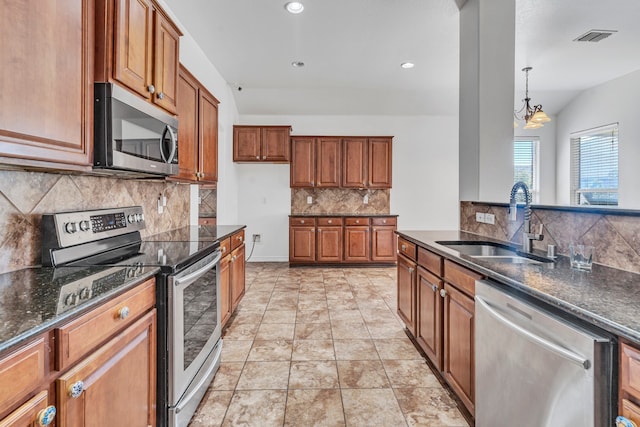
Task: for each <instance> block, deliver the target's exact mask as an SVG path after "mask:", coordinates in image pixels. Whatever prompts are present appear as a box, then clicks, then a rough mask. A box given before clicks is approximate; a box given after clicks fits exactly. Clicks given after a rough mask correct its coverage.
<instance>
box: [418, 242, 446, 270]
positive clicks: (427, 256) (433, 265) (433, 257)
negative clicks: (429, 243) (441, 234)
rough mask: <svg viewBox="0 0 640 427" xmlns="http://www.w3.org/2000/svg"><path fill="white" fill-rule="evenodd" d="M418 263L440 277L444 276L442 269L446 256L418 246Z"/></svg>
mask: <svg viewBox="0 0 640 427" xmlns="http://www.w3.org/2000/svg"><path fill="white" fill-rule="evenodd" d="M418 264H419V265H420V266H421V267H423V268H426V269H427V270H429V271H431V272H432V273H433V274H435V275H436V276H438V277H442V269H443V266H444V258H443V257H442V256H440V255H437V254H435V253H433V252H431V251H428V250H426V249H425V248H423V247H421V246H419V247H418Z"/></svg>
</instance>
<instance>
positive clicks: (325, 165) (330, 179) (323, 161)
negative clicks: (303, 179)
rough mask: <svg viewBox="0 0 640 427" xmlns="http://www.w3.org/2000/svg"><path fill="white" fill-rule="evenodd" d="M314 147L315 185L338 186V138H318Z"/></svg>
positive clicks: (339, 146) (340, 155) (339, 165)
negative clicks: (315, 152)
mask: <svg viewBox="0 0 640 427" xmlns="http://www.w3.org/2000/svg"><path fill="white" fill-rule="evenodd" d="M316 147H317V149H316V151H317V155H316V167H315V171H316V183H315V184H316V187H340V175H341V174H340V169H341V166H342V164H341V162H340V159H341V157H342V150H341V147H342V145H341V143H340V138H318V140H317V142H316Z"/></svg>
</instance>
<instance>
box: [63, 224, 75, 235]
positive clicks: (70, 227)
mask: <svg viewBox="0 0 640 427" xmlns="http://www.w3.org/2000/svg"><path fill="white" fill-rule="evenodd" d="M64 231H66V232H67V233H69V234H73V233H75V232H76V231H78V224H77V223H75V222H68V223H66V224H65V225H64Z"/></svg>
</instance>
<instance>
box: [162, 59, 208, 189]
mask: <svg viewBox="0 0 640 427" xmlns="http://www.w3.org/2000/svg"><path fill="white" fill-rule="evenodd" d="M178 114H179V116H180V120H179V121H178V135H179V136H178V162H179V167H180V169H179V172H178V175H177V176H174V177H172V178H171V179H176V180H179V181H185V180H186V181H192V182H199V183H203V184H206V183H215V182H217V181H218V100H217V99H216V98H215V97H214V96H213V95H211V93H209V91H207V89H205V88H204V86H202V84H201V83H200V82H199V81H198V80H197V79H196V78H195V77H194V76H193V75H192V74H191V73H190V72H189V71H188V70H187V69H186V68H184V67H183V66H182V65H180V72H179V77H178Z"/></svg>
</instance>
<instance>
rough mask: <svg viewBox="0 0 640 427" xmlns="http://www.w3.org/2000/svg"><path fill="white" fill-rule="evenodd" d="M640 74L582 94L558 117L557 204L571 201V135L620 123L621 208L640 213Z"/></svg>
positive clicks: (608, 83) (623, 77)
mask: <svg viewBox="0 0 640 427" xmlns="http://www.w3.org/2000/svg"><path fill="white" fill-rule="evenodd" d="M638 99H640V70H638V71H635V72H633V73H630V74H627V75H625V76H622V77H619V78H617V79H615V80H612V81H610V82H607V83H604V84H602V85H600V86H596V87H594V88H591V89H589V90H586V91H584V92H582V93H581V94H580V95H578V96H577V97H576V98H574V99H573V100H572V101H571V103H569V104H568V105H567V106H566V107H565V108H564V109H563V110H562V111H561V112H560V113H559V114H558V123H557V125H556V126H557V132H556V136H557V141H558V142H557V144H558V147H557V166H556V168H557V172H556V174H557V184H556V188H557V190H556V196H557V203H558V204H565V205H566V204H569V201H570V177H571V171H570V169H571V168H570V164H571V161H570V146H571V143H570V139H571V133H572V132H579V131H582V130H586V129H591V128H594V127H598V126H603V125H607V124H611V123H614V122H618V123H619V127H618V130H619V133H618V141H619V145H618V150H619V164H618V167H619V173H620V175H619V179H620V183H619V205H620V207H623V208H626V209H640V185H638V183H639V182H640V168H639V167H638V159H640V120H639V119H638V112H637V111H636V110H635V108H634V107H635V106H636V105H637V102H638Z"/></svg>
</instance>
